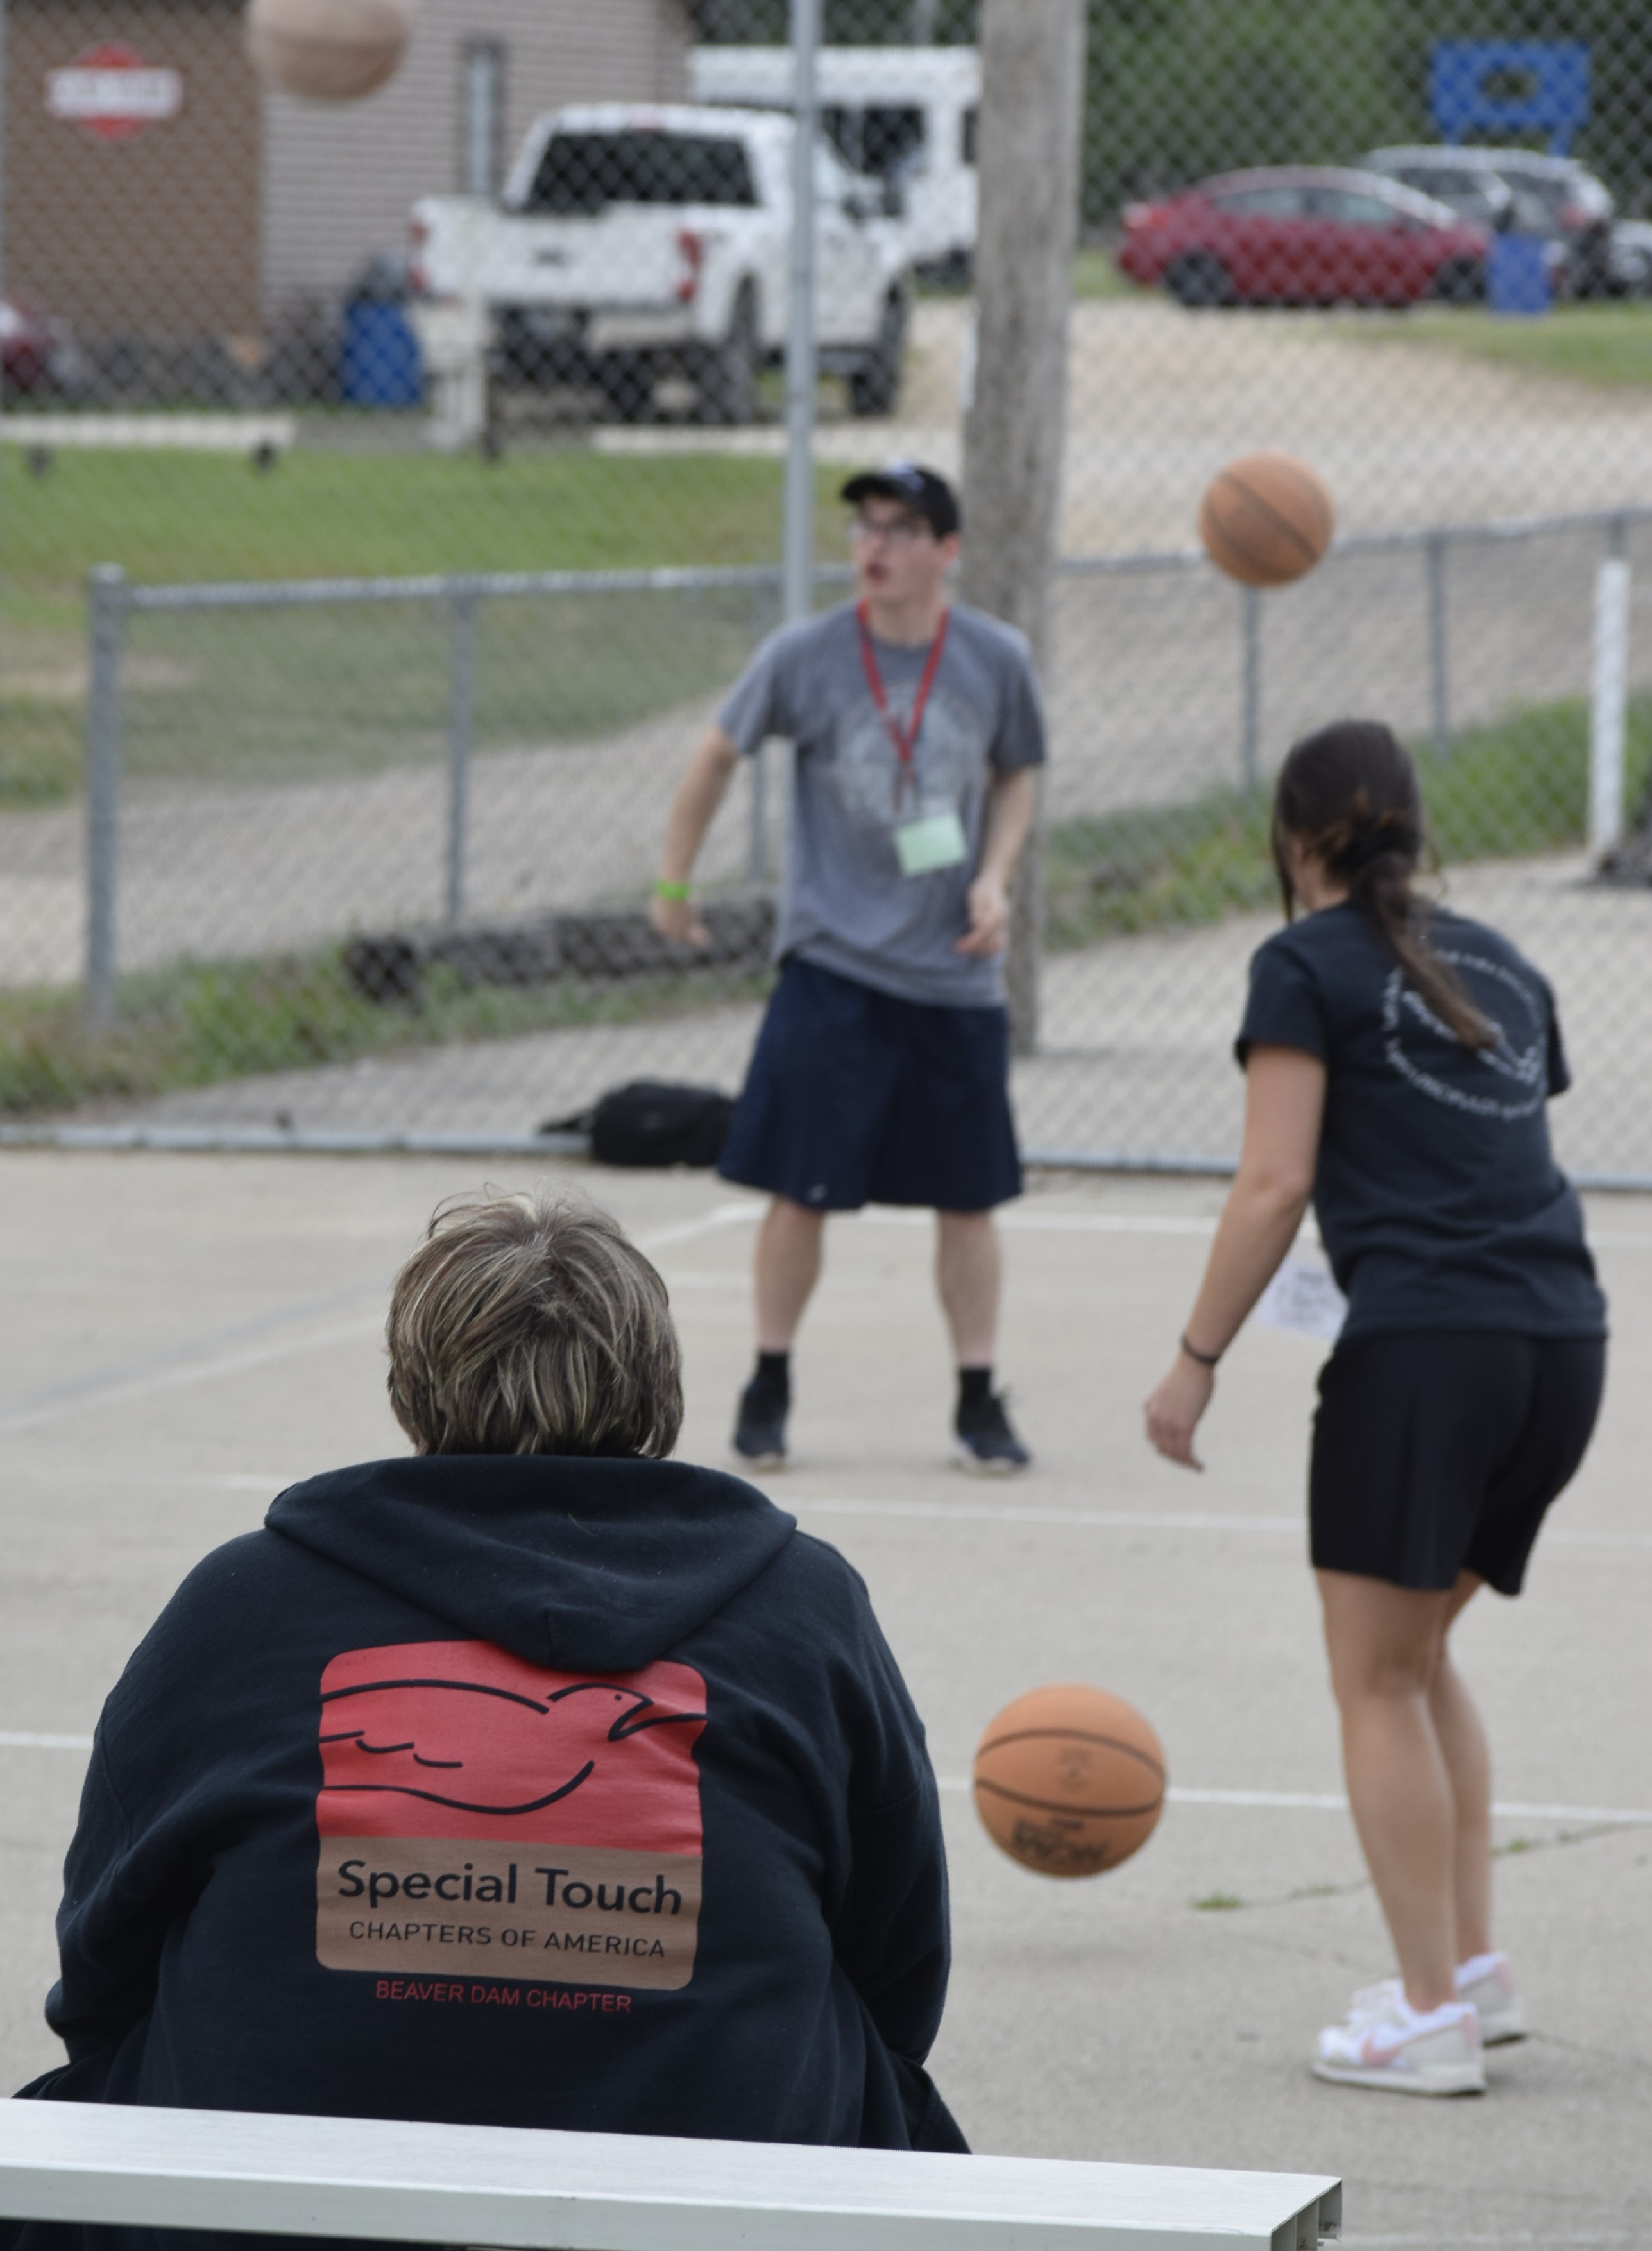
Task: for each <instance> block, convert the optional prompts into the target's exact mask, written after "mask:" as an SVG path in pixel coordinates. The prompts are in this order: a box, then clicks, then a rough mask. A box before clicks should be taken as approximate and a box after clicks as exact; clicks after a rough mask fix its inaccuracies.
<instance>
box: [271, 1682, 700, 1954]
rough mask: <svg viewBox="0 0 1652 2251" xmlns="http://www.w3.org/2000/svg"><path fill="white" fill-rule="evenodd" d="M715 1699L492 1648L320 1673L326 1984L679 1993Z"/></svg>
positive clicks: (321, 1909) (691, 1687) (691, 1929)
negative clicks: (368, 1979)
mask: <svg viewBox="0 0 1652 2251" xmlns="http://www.w3.org/2000/svg"><path fill="white" fill-rule="evenodd" d="M705 1724H706V1686H705V1682H704V1680H702V1677H701V1675H700V1674H699V1673H696V1672H695V1669H694V1667H693V1666H690V1665H678V1664H674V1663H672V1662H670V1661H669V1660H667V1659H660V1660H659V1661H658V1662H656V1663H654V1664H653V1665H648V1666H644V1667H643V1668H642V1669H641V1671H640V1672H637V1673H614V1674H600V1675H598V1674H591V1673H558V1672H553V1671H551V1670H550V1669H549V1668H548V1667H545V1666H537V1665H529V1664H528V1663H526V1662H525V1661H524V1660H523V1659H521V1658H518V1657H513V1656H512V1655H511V1654H510V1653H509V1652H508V1651H506V1650H503V1649H498V1648H495V1647H494V1645H493V1644H492V1643H491V1642H485V1641H426V1642H401V1643H396V1644H392V1645H390V1646H388V1647H385V1648H380V1649H354V1650H349V1651H348V1652H345V1653H344V1654H343V1655H342V1656H340V1657H335V1659H333V1661H332V1662H331V1664H329V1665H328V1666H327V1668H326V1670H325V1671H324V1672H323V1673H322V1675H321V1794H320V1796H319V1797H317V1799H316V1801H315V1825H316V1828H317V1830H318V1832H320V1839H321V1858H320V1863H319V1867H318V1871H317V1876H316V1927H315V1950H316V1954H317V1957H318V1958H319V1959H320V1961H321V1964H323V1966H324V1967H325V1968H327V1969H328V1970H377V1971H381V1972H382V1971H384V1970H397V1971H403V1972H406V1971H409V1970H411V1971H416V1972H424V1973H426V1974H428V1975H431V1976H434V1977H448V1976H453V1977H459V1976H462V1975H465V1974H467V1973H477V1974H480V1973H486V1974H487V1976H489V1977H494V1978H498V1977H512V1978H523V1979H533V1980H536V1981H543V1982H546V1983H551V1984H581V1985H587V1984H592V1983H595V1982H600V1983H601V1984H605V1985H616V1986H626V1985H630V1986H652V1987H667V1988H669V1987H679V1986H682V1985H686V1984H688V1981H689V1979H690V1978H691V1977H693V1975H694V1960H695V1938H696V1935H697V1931H698V1926H699V1918H700V1884H701V1849H702V1840H701V1827H700V1771H699V1769H698V1767H697V1766H696V1764H695V1743H696V1742H697V1741H698V1739H699V1736H700V1733H701V1730H702V1728H704V1726H705Z"/></svg>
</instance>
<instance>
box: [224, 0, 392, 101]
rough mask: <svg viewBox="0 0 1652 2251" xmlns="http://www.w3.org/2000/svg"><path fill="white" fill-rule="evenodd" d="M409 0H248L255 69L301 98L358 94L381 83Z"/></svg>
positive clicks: (374, 90) (248, 42)
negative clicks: (249, 2)
mask: <svg viewBox="0 0 1652 2251" xmlns="http://www.w3.org/2000/svg"><path fill="white" fill-rule="evenodd" d="M412 30H413V0H251V4H250V6H249V7H248V9H247V11H246V47H247V52H248V53H249V54H250V55H251V56H252V60H253V63H254V65H255V66H256V67H257V69H258V72H259V76H260V77H262V78H264V79H265V80H267V81H268V82H269V84H270V85H272V86H278V87H280V89H281V91H282V92H283V93H284V94H298V95H299V96H300V97H301V99H302V100H305V101H360V100H363V97H364V96H366V95H367V94H377V92H378V89H379V87H382V86H385V85H388V83H389V82H390V80H391V79H393V78H394V77H395V75H396V73H397V70H398V69H399V67H400V66H401V60H402V57H403V56H404V54H405V53H406V52H407V42H408V40H409V38H411V36H412Z"/></svg>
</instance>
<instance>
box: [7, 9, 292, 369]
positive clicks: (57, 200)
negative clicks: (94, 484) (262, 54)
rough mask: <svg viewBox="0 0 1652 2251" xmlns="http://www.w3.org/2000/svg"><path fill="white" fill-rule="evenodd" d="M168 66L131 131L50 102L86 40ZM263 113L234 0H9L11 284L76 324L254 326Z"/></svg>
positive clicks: (234, 332) (124, 328)
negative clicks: (49, 90)
mask: <svg viewBox="0 0 1652 2251" xmlns="http://www.w3.org/2000/svg"><path fill="white" fill-rule="evenodd" d="M111 45H114V46H121V47H125V48H128V49H129V50H131V51H132V52H135V54H137V55H138V56H140V57H141V58H142V60H143V61H144V62H145V63H147V64H149V65H151V66H157V67H162V68H166V69H170V70H174V71H176V72H177V73H179V74H180V76H181V79H182V94H183V100H182V105H181V107H179V108H178V110H177V112H176V115H173V116H170V117H167V118H163V119H161V120H159V121H156V122H155V123H152V124H149V125H148V126H146V127H145V128H144V129H143V130H142V131H141V132H139V133H136V134H135V135H132V137H130V138H126V139H122V138H110V137H103V136H100V135H99V134H97V133H95V132H93V131H92V130H91V129H89V128H88V126H87V125H86V124H85V123H77V122H74V121H70V120H67V119H64V118H61V117H54V116H52V115H51V114H49V113H48V110H47V106H46V87H47V81H48V78H49V75H50V73H53V72H56V71H60V70H63V69H65V68H66V67H69V66H73V64H74V63H75V62H76V61H77V60H78V59H80V58H81V57H82V56H83V55H85V54H86V52H87V51H88V50H92V51H94V52H95V51H96V50H98V49H100V48H107V47H108V46H111ZM262 142H263V117H262V110H261V105H260V101H259V89H258V85H257V81H256V80H255V79H254V77H253V74H252V69H251V67H250V66H249V65H248V63H247V61H246V59H245V55H244V53H243V52H242V47H241V26H240V10H239V9H238V7H237V6H234V5H232V4H229V0H7V11H6V117H5V166H6V177H5V234H4V257H5V272H4V288H5V293H6V294H7V295H8V296H9V297H16V298H18V299H21V300H22V301H24V302H25V303H33V304H35V305H38V307H39V308H41V309H42V310H43V311H47V312H51V313H55V314H58V315H61V316H63V317H64V318H66V320H68V321H69V322H71V323H72V324H73V327H74V328H75V329H76V330H77V331H78V332H79V333H80V334H82V335H85V336H99V337H108V336H134V337H141V338H145V339H149V340H151V341H176V340H180V339H183V338H187V337H190V336H200V335H210V336H219V337H225V336H246V335H250V334H251V333H252V332H253V331H255V330H256V329H258V327H259V318H260V306H261V294H262V293H261V279H260V274H259V183H260V175H261V169H262Z"/></svg>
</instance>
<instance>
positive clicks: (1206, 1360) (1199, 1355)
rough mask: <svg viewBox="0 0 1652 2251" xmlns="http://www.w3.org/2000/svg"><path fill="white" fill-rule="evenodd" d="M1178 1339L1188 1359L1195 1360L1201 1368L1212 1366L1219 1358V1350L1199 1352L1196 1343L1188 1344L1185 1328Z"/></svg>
mask: <svg viewBox="0 0 1652 2251" xmlns="http://www.w3.org/2000/svg"><path fill="white" fill-rule="evenodd" d="M1180 1341H1181V1347H1182V1350H1183V1351H1184V1352H1185V1354H1187V1357H1188V1358H1189V1360H1196V1361H1198V1362H1199V1366H1200V1367H1201V1368H1214V1367H1215V1366H1216V1364H1217V1362H1218V1361H1220V1358H1221V1354H1220V1353H1219V1352H1200V1351H1199V1347H1198V1346H1197V1345H1192V1344H1189V1343H1188V1341H1187V1334H1186V1332H1185V1330H1184V1331H1183V1333H1182V1336H1181V1340H1180Z"/></svg>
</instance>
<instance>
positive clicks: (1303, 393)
mask: <svg viewBox="0 0 1652 2251" xmlns="http://www.w3.org/2000/svg"><path fill="white" fill-rule="evenodd" d="M970 319H971V308H970V306H969V305H968V304H967V303H966V302H965V301H963V300H962V299H949V300H944V301H931V302H929V303H923V304H920V305H918V306H917V307H916V314H915V318H914V321H913V325H912V337H913V353H912V357H911V359H910V361H909V367H908V376H907V383H906V388H905V391H904V393H903V396H902V405H901V411H900V413H899V415H898V417H897V418H896V419H894V420H892V421H888V422H878V421H840V422H829V423H826V425H824V426H822V429H821V431H820V433H819V440H818V443H817V447H816V451H817V454H818V455H819V459H820V460H822V461H840V462H842V463H843V464H844V465H845V466H846V467H847V466H851V465H853V464H855V463H864V462H866V461H887V460H889V459H892V458H895V457H897V456H901V457H910V458H913V459H916V460H921V461H929V462H931V463H932V464H933V465H934V466H935V467H936V468H938V469H941V470H943V471H944V473H945V474H948V475H955V474H957V472H958V470H959V469H960V468H961V467H962V462H963V407H962V398H963V386H962V377H963V370H964V357H965V352H966V350H967V346H966V341H965V340H966V337H967V335H968V332H969V323H970ZM1067 418H1068V419H1067V443H1066V453H1065V460H1064V467H1063V473H1062V486H1061V492H1062V509H1061V544H1062V546H1063V547H1064V548H1065V550H1066V551H1067V552H1068V554H1070V555H1089V554H1101V553H1106V552H1109V551H1112V550H1115V549H1117V548H1123V547H1185V546H1186V545H1188V544H1190V543H1191V542H1192V537H1193V519H1194V516H1195V513H1196V511H1197V508H1198V495H1199V493H1201V492H1202V491H1203V489H1204V488H1205V486H1206V483H1207V482H1208V481H1209V480H1210V478H1212V477H1213V475H1214V474H1215V473H1216V471H1217V470H1218V469H1219V468H1221V466H1222V464H1223V462H1224V461H1229V460H1231V459H1232V458H1233V456H1234V454H1241V453H1249V452H1252V451H1253V450H1255V449H1256V448H1257V447H1264V446H1282V447H1285V448H1286V449H1287V450H1288V451H1289V452H1291V453H1294V454H1303V455H1305V456H1306V458H1307V459H1308V460H1310V461H1312V462H1313V463H1314V464H1315V466H1316V467H1317V468H1318V469H1319V471H1320V473H1321V474H1322V475H1324V477H1325V479H1326V480H1327V481H1328V482H1329V483H1330V485H1331V490H1332V492H1333V493H1334V494H1335V495H1336V496H1337V514H1338V519H1339V522H1340V523H1341V526H1342V529H1343V530H1359V531H1363V530H1372V529H1375V528H1377V527H1379V526H1381V527H1384V528H1388V527H1392V526H1394V525H1396V524H1410V525H1420V524H1431V523H1476V522H1478V521H1481V520H1483V518H1486V517H1489V516H1549V515H1559V514H1566V513H1570V512H1571V511H1573V510H1575V509H1597V508H1598V509H1612V508H1621V507H1623V506H1624V505H1625V504H1626V502H1642V503H1645V502H1652V391H1644V390H1638V389H1635V388H1633V387H1631V386H1627V385H1626V386H1622V387H1620V388H1615V389H1607V388H1605V387H1603V386H1600V385H1591V384H1582V383H1573V382H1568V381H1565V380H1563V379H1561V378H1559V377H1550V376H1536V375H1531V374H1527V373H1524V372H1522V371H1517V370H1514V369H1511V368H1506V367H1493V366H1490V365H1489V364H1486V363H1485V362H1483V361H1476V360H1471V359H1469V358H1466V357H1459V356H1458V355H1457V354H1455V352H1451V351H1447V350H1437V349H1430V348H1427V347H1423V346H1419V345H1409V344H1407V342H1406V338H1405V315H1404V314H1403V313H1400V314H1394V313H1374V314H1373V313H1365V314H1361V313H1354V312H1349V311H1338V312H1288V311H1281V310H1268V311H1250V312H1222V313H1209V312H1198V313H1189V312H1186V311H1185V310H1184V309H1183V308H1181V307H1180V306H1178V305H1172V304H1171V303H1170V302H1169V301H1168V300H1166V299H1165V298H1163V297H1158V296H1146V295H1144V296H1141V297H1129V298H1123V299H1118V298H1113V299H1104V300H1102V301H1082V302H1080V303H1077V304H1075V306H1074V307H1073V308H1072V326H1071V329H1070V343H1069V355H1068V392H1067ZM593 442H594V444H595V445H596V447H597V448H598V451H599V452H603V453H615V454H619V453H626V454H650V453H745V454H780V453H782V452H784V450H785V433H784V431H783V430H781V429H780V428H779V427H778V426H768V427H758V428H753V429H750V430H743V431H736V432H734V433H727V432H723V431H710V430H697V429H668V428H667V429H657V430H649V429H642V430H626V429H598V431H597V432H595V433H593Z"/></svg>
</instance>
